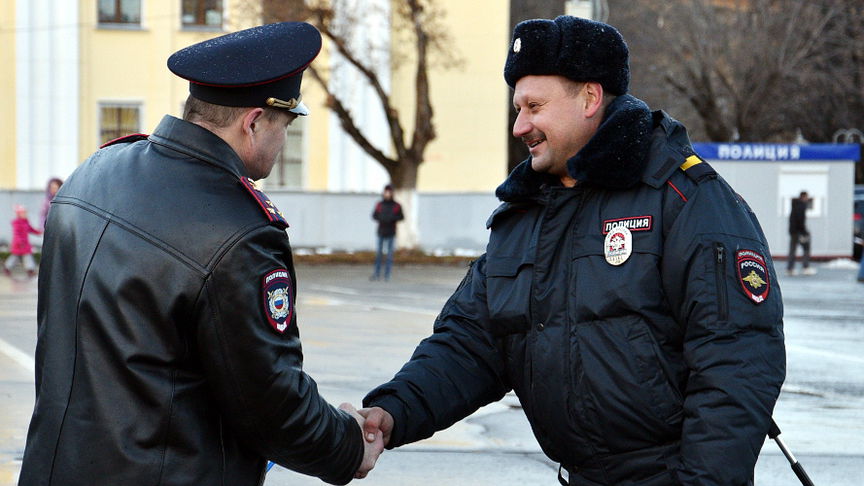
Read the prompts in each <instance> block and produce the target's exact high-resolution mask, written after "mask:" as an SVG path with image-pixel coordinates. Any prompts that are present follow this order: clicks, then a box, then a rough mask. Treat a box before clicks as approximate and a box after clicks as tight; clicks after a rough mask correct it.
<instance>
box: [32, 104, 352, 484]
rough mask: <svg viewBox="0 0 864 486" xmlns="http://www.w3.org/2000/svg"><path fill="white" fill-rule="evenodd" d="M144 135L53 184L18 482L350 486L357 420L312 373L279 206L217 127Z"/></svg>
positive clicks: (165, 125)
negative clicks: (321, 389) (269, 478)
mask: <svg viewBox="0 0 864 486" xmlns="http://www.w3.org/2000/svg"><path fill="white" fill-rule="evenodd" d="M137 138H138V140H137V141H135V138H131V139H127V140H125V141H124V142H132V143H116V144H113V145H111V146H108V147H106V148H103V149H101V150H99V151H98V152H96V153H95V154H94V155H93V156H91V157H90V158H89V159H88V160H87V161H86V162H84V164H83V165H81V167H79V168H78V169H77V170H76V171H75V173H73V174H72V176H71V177H70V178H69V179H68V181H67V182H66V183H65V184H63V187H62V189H61V190H60V192H59V194H57V197H56V198H55V199H54V202H53V207H52V209H51V212H50V216H49V219H48V225H47V231H46V237H45V246H44V252H43V260H42V267H41V271H40V273H39V304H38V321H39V334H38V336H39V338H38V345H37V349H36V407H35V411H34V413H33V418H32V421H31V424H30V430H29V434H28V437H27V446H26V450H25V453H24V462H23V466H22V471H21V480H20V481H21V482H20V485H21V486H37V485H38V486H47V485H57V486H74V485H93V484H104V485H124V486H129V485H133V486H134V485H142V486H143V485H146V486H169V485H200V486H224V485H231V486H243V485H246V486H251V485H257V484H261V483H262V482H263V480H264V469H265V465H266V462H267V460H268V459H270V460H272V461H274V462H276V463H278V464H281V465H283V466H285V467H288V468H291V469H294V470H296V471H300V472H302V473H305V474H310V475H314V476H319V477H321V478H322V479H324V480H326V481H328V482H332V483H342V484H344V483H347V482H348V481H350V480H351V478H352V476H353V473H354V472H355V471H356V469H357V467H359V464H360V460H361V459H362V455H363V442H362V437H361V432H360V429H359V427H358V426H357V423H356V422H355V421H354V419H353V418H351V417H350V416H349V415H348V414H346V413H344V412H342V411H340V410H336V409H334V408H333V407H332V406H330V405H329V404H328V403H327V402H325V401H324V399H323V398H322V397H321V396H320V395H319V394H318V391H317V387H316V384H315V382H314V381H313V380H312V379H311V378H310V377H309V376H308V375H306V374H305V373H304V372H303V370H302V366H303V355H302V351H301V346H300V338H299V332H298V329H297V315H296V312H294V311H295V309H294V301H295V296H296V285H295V279H294V268H293V263H292V257H291V247H290V245H289V242H288V238H287V235H286V234H285V226H286V225H285V224H284V219H282V218H281V216H280V213H279V212H278V210H276V209H275V207H273V206H272V205H270V204H269V200H268V199H266V196H263V195H262V194H260V193H257V192H256V191H255V190H254V189H253V188H252V187H248V183H249V182H250V181H249V180H248V179H247V178H246V177H245V169H244V166H243V163H242V161H241V160H240V159H239V158H238V156H237V155H236V153H235V152H234V151H233V150H232V149H231V148H230V147H229V146H228V145H227V144H226V143H225V142H224V141H222V139H220V138H219V137H217V136H216V135H214V134H213V133H211V132H209V131H207V130H205V129H203V128H201V127H199V126H197V125H194V124H191V123H188V122H185V121H182V120H178V119H176V118H173V117H165V118H164V119H163V120H162V122H161V124H160V125H159V126H158V127H157V128H156V130H155V132H154V133H153V134H152V135H151V136H150V137H149V138H144V137H143V136H142V137H137Z"/></svg>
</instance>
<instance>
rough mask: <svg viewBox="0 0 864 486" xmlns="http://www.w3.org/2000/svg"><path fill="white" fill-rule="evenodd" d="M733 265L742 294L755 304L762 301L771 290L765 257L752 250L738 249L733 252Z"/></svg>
mask: <svg viewBox="0 0 864 486" xmlns="http://www.w3.org/2000/svg"><path fill="white" fill-rule="evenodd" d="M735 266H736V267H737V268H738V281H739V282H741V288H742V289H744V294H745V295H746V296H747V297H749V298H750V300H752V301H753V302H755V303H757V304H761V303H762V302H764V301H765V299H767V298H768V291H769V290H771V282H770V279H769V278H768V266H767V265H766V264H765V258H764V257H763V256H762V255H760V254H759V253H757V252H755V251H753V250H738V251H737V252H736V253H735Z"/></svg>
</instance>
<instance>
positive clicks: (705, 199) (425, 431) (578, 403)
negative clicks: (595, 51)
mask: <svg viewBox="0 0 864 486" xmlns="http://www.w3.org/2000/svg"><path fill="white" fill-rule="evenodd" d="M622 131H623V132H622ZM569 171H570V173H571V174H572V175H574V178H576V179H577V180H579V181H580V183H579V184H578V185H577V186H576V187H574V188H565V187H562V186H561V185H560V184H558V183H557V181H556V180H555V179H554V178H550V177H548V176H547V175H545V174H539V173H536V172H534V171H533V170H531V168H530V160H529V161H526V162H525V163H523V164H522V165H520V166H519V167H517V168H516V169H515V170H514V172H513V173H512V174H511V175H510V177H509V178H508V180H507V181H506V182H505V183H504V184H503V185H502V186H501V187H500V188H499V190H498V195H499V197H501V198H502V199H503V200H504V201H505V202H504V204H502V206H501V207H499V209H498V210H496V212H495V213H494V214H493V216H492V218H490V222H489V226H490V228H491V235H490V238H489V244H488V246H487V249H486V250H487V251H486V254H485V255H484V256H483V257H481V258H480V259H479V260H478V261H476V262H475V263H474V264H473V266H472V268H471V270H470V271H469V272H468V275H467V276H466V277H465V280H464V281H463V282H462V284H461V285H460V286H459V288H458V289H457V290H456V292H455V293H454V294H453V296H452V297H451V298H450V300H449V301H448V302H447V304H446V305H445V307H444V309H443V310H442V311H441V314H440V316H439V317H438V319H437V320H436V322H435V333H434V334H433V335H432V336H430V337H429V338H427V339H426V340H424V341H423V342H422V343H421V344H420V345H419V346H418V347H417V350H416V351H415V352H414V355H413V357H412V358H411V361H409V362H408V363H406V364H405V366H404V367H403V368H402V370H401V371H399V373H398V374H397V375H396V376H395V377H394V379H393V380H392V381H391V382H389V383H386V384H384V385H382V386H381V387H379V388H377V389H375V390H373V391H372V392H371V393H370V394H369V395H368V396H367V397H366V398H365V399H364V405H366V406H370V405H378V406H381V407H383V408H384V409H386V410H388V411H389V412H390V413H391V414H392V415H393V417H394V420H395V424H396V428H395V429H394V431H393V434H392V436H391V441H390V444H389V445H388V447H393V446H398V445H401V444H404V443H408V442H413V441H416V440H419V439H422V438H425V437H428V436H429V435H431V434H432V433H433V432H435V431H436V430H441V429H443V428H446V427H449V426H450V425H451V424H453V423H454V422H456V421H457V420H459V419H461V418H463V417H465V416H467V415H469V414H470V413H472V412H473V411H474V410H476V409H477V408H478V407H480V406H483V405H485V404H487V403H489V402H491V401H494V400H498V399H500V398H501V397H502V396H503V395H504V393H506V392H507V391H508V390H510V389H513V390H515V392H516V394H517V395H518V397H519V400H520V402H521V404H522V407H523V409H524V411H525V414H526V416H527V417H528V420H529V422H530V423H531V427H532V429H533V431H534V434H535V436H536V438H537V440H538V442H539V443H540V445H541V447H542V448H543V451H544V452H545V453H546V454H547V455H548V456H549V457H550V458H551V459H553V460H555V461H556V462H560V463H561V464H562V465H563V466H564V467H565V468H566V469H568V470H570V471H571V476H570V477H571V481H572V482H571V484H592V485H604V486H612V485H615V486H621V485H625V484H626V485H634V486H635V485H639V486H672V485H687V486H695V485H712V486H717V485H724V486H744V485H746V484H748V483H749V482H750V481H751V479H752V475H753V468H754V465H755V463H756V458H757V456H758V454H759V450H760V448H761V446H762V444H763V442H764V439H765V436H766V433H767V431H768V425H769V420H770V416H771V411H772V409H773V407H774V403H775V401H776V399H777V396H778V395H779V393H780V385H781V383H782V382H783V378H784V374H785V355H784V346H783V331H782V299H781V296H780V289H779V288H778V287H777V279H776V275H775V272H774V268H773V264H772V262H771V259H770V255H769V253H768V245H767V243H766V240H765V238H764V235H763V234H762V230H761V229H760V228H759V224H758V222H757V221H756V218H755V216H754V215H753V213H752V212H751V211H750V209H749V207H747V205H746V203H744V201H743V200H742V199H740V198H739V197H738V196H737V195H736V194H735V193H734V192H733V191H732V190H731V189H730V188H729V186H728V185H727V184H726V183H725V181H723V180H722V178H720V177H719V176H718V175H717V174H716V173H715V172H714V171H713V170H712V169H711V168H710V167H709V166H708V164H707V163H705V162H702V161H700V160H699V159H698V158H697V157H695V155H694V154H693V151H692V148H691V147H690V143H689V140H688V139H687V136H686V132H685V130H684V127H683V126H681V125H680V124H678V123H677V122H675V121H674V120H672V119H671V118H669V117H668V116H665V114H663V113H662V112H657V113H654V114H653V115H652V114H651V113H650V112H648V110H647V107H646V106H644V104H642V103H641V102H638V100H636V99H635V98H632V97H630V96H622V97H619V98H618V99H616V100H615V102H613V103H612V104H611V105H610V113H609V114H608V115H607V117H606V118H605V119H604V122H603V124H602V125H601V127H600V131H599V132H598V133H597V134H596V135H595V136H594V138H592V140H591V142H590V143H589V145H587V146H586V147H585V148H583V149H582V151H580V152H579V154H578V155H577V157H575V158H574V159H571V160H570V164H569ZM621 226H624V227H627V228H628V232H629V235H630V236H623V237H622V238H620V239H619V240H618V243H616V240H615V239H611V240H610V239H607V236H608V235H612V236H614V235H615V234H617V233H618V231H616V228H619V227H621ZM622 234H623V232H622ZM617 245H620V247H619V246H617ZM620 248H624V249H625V250H627V251H629V252H631V253H630V254H629V256H628V257H627V258H626V259H624V261H623V262H622V261H620V259H616V255H620V254H619V253H616V251H618V250H619V249H620Z"/></svg>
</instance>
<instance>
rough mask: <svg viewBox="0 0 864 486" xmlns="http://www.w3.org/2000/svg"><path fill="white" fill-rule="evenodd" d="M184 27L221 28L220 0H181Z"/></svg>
mask: <svg viewBox="0 0 864 486" xmlns="http://www.w3.org/2000/svg"><path fill="white" fill-rule="evenodd" d="M181 18H182V19H183V26H184V27H212V28H220V29H221V28H222V0H183V12H182V14H181Z"/></svg>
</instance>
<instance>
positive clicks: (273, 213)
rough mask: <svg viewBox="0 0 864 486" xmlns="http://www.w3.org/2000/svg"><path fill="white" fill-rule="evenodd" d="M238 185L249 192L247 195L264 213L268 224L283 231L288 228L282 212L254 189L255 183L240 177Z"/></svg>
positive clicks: (264, 195)
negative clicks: (250, 196) (241, 185)
mask: <svg viewBox="0 0 864 486" xmlns="http://www.w3.org/2000/svg"><path fill="white" fill-rule="evenodd" d="M240 183H241V184H243V187H245V188H246V190H247V191H249V194H251V195H252V197H254V198H255V201H256V202H257V203H258V206H260V207H261V209H262V210H263V211H264V214H266V215H267V219H268V220H270V224H272V225H274V226H278V227H279V228H281V229H285V228H287V227H288V222H287V221H285V215H283V214H282V211H279V209H278V208H277V207H276V205H275V204H273V201H271V200H270V198H269V197H267V194H264V193H263V192H261V191H259V190H258V189H257V188H256V187H255V183H254V182H253V181H252V179H250V178H248V177H241V178H240Z"/></svg>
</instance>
